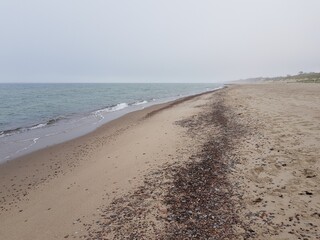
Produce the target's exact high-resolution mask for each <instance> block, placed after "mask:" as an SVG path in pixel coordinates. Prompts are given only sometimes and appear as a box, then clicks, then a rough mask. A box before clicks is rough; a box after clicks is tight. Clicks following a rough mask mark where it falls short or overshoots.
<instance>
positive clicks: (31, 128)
mask: <svg viewBox="0 0 320 240" xmlns="http://www.w3.org/2000/svg"><path fill="white" fill-rule="evenodd" d="M45 126H47V123H40V124H38V125H35V126H33V127H30V128H29V130H33V129H37V128H42V127H45Z"/></svg>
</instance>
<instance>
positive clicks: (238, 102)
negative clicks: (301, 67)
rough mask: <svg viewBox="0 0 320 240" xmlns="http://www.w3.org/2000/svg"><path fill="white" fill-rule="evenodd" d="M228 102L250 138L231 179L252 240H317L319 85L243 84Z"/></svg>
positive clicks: (319, 224) (319, 219) (238, 151)
mask: <svg viewBox="0 0 320 240" xmlns="http://www.w3.org/2000/svg"><path fill="white" fill-rule="evenodd" d="M226 99H227V104H228V105H230V106H232V108H233V111H235V112H237V113H238V114H240V115H239V117H238V121H239V122H240V123H242V124H244V125H246V126H247V127H248V131H249V134H248V135H247V136H246V137H244V138H243V142H242V144H239V145H238V146H237V147H236V150H235V152H236V154H237V155H238V157H239V159H240V160H239V163H238V165H237V167H236V168H235V170H234V173H233V176H232V181H233V182H237V183H238V184H237V186H238V187H240V188H241V190H240V191H244V194H243V201H242V210H241V214H240V215H241V217H242V220H243V221H245V222H247V223H248V224H249V225H250V227H251V229H252V230H253V231H254V233H255V238H256V239H320V187H319V184H320V175H319V170H320V159H319V157H320V84H302V83H292V84H281V83H280V84H262V85H243V86H237V87H234V88H231V89H230V91H228V93H227V96H226Z"/></svg>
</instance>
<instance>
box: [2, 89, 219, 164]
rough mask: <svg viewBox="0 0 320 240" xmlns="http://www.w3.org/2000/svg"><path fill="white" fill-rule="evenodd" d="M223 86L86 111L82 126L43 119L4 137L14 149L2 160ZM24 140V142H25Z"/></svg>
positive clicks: (70, 121)
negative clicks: (178, 95)
mask: <svg viewBox="0 0 320 240" xmlns="http://www.w3.org/2000/svg"><path fill="white" fill-rule="evenodd" d="M223 87H224V86H221V87H216V88H214V89H211V90H209V91H205V92H201V93H196V94H191V95H187V96H181V97H169V98H164V99H159V100H158V101H155V102H146V103H144V104H137V105H130V106H128V107H126V108H124V109H119V110H117V111H111V112H108V111H106V112H105V111H104V110H105V109H98V110H95V111H93V112H90V114H89V115H86V117H81V118H80V119H78V120H77V118H76V119H74V120H76V122H79V123H77V125H79V124H80V125H79V126H73V124H71V123H72V122H73V121H74V120H72V119H69V120H68V122H65V123H59V124H58V125H57V126H55V125H53V126H46V125H44V124H42V123H39V124H36V125H37V126H38V125H43V126H44V128H42V127H41V128H35V129H33V128H32V127H29V128H30V129H31V130H36V131H37V132H35V131H32V132H29V130H28V131H27V132H24V133H18V134H16V135H12V136H5V137H3V138H1V141H3V142H1V143H2V145H3V146H2V148H3V150H7V151H9V149H10V152H8V153H6V154H5V155H4V156H0V157H2V158H0V164H3V163H6V162H8V161H12V160H15V159H17V158H20V157H23V156H25V155H28V154H30V153H33V152H36V151H39V150H41V149H44V148H47V147H51V146H54V145H57V144H61V143H65V142H68V141H72V140H73V139H76V138H79V137H82V136H85V135H87V134H90V133H91V132H94V131H96V130H98V129H99V128H100V127H102V126H103V125H105V124H107V123H109V122H111V121H114V120H116V119H119V118H121V117H123V116H125V115H126V114H129V113H132V112H136V111H140V110H143V109H145V108H149V107H152V106H156V105H161V104H166V103H170V102H175V101H179V100H183V99H185V98H188V97H192V96H197V95H199V94H205V93H209V92H214V91H217V90H219V89H221V88H223ZM118 105H119V104H118ZM102 111H103V112H102ZM97 112H99V114H98V115H99V117H100V118H101V119H100V120H98V121H97V122H91V121H93V120H90V119H89V118H90V117H91V118H92V117H96V116H97ZM93 113H94V116H93V115H92V114H93ZM100 115H101V116H100ZM82 119H85V120H82ZM92 123H93V124H92ZM61 124H63V125H62V126H60V125H61ZM64 125H66V126H65V127H64ZM69 125H70V126H69ZM68 126H69V128H71V130H70V131H69V130H68V131H67V128H68ZM51 128H52V129H51ZM19 129H20V128H19ZM39 131H40V132H39ZM52 131H53V132H52ZM20 134H24V135H25V136H24V135H23V136H24V137H23V139H20V138H21V136H20ZM9 138H10V139H11V138H12V139H11V140H8V139H9ZM14 142H16V143H14ZM18 142H20V144H21V147H18ZM22 142H23V144H24V145H22ZM12 143H14V144H15V145H16V148H14V147H13V145H12Z"/></svg>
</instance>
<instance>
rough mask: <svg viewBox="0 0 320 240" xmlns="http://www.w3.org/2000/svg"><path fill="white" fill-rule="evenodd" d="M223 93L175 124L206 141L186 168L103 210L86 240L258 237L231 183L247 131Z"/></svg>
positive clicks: (172, 169) (176, 167)
mask: <svg viewBox="0 0 320 240" xmlns="http://www.w3.org/2000/svg"><path fill="white" fill-rule="evenodd" d="M223 99H224V91H220V92H218V93H216V94H215V95H214V100H213V102H212V103H211V104H210V105H207V106H206V110H205V111H203V112H202V113H201V114H200V115H198V116H194V117H191V118H190V119H186V120H183V121H179V122H177V124H179V125H181V126H183V127H186V128H187V129H188V133H189V134H191V136H192V137H195V138H197V137H200V136H201V137H202V138H203V136H205V139H206V141H204V142H205V143H204V144H203V146H202V149H201V150H200V151H199V152H198V153H197V154H195V155H192V156H191V157H190V161H188V162H187V163H180V162H176V163H175V164H171V165H169V164H167V165H165V166H163V168H162V169H160V170H158V171H155V172H153V173H151V174H150V175H148V176H146V178H145V185H144V186H142V187H140V188H139V189H137V190H136V191H135V192H133V193H131V194H129V195H127V196H123V197H122V198H118V199H115V200H114V201H113V203H112V204H111V205H110V206H107V207H105V208H104V210H103V211H102V214H101V220H99V221H98V223H93V224H91V225H88V226H87V231H88V235H86V236H83V238H84V239H239V235H237V234H239V233H236V231H235V228H236V227H237V228H241V229H242V230H243V231H242V235H241V237H242V238H244V239H246V238H250V237H251V236H253V234H254V232H253V231H252V230H250V229H249V228H248V226H245V225H244V224H243V223H241V222H240V220H239V218H238V216H237V207H236V206H237V204H239V203H237V201H238V199H240V198H241V196H240V195H239V193H237V191H236V189H235V187H234V186H233V184H232V183H231V182H230V180H229V179H228V173H229V172H230V171H231V169H232V167H233V166H234V164H236V162H237V158H236V156H235V155H234V154H233V153H232V149H233V146H235V144H237V141H240V139H241V137H242V136H243V135H245V134H246V133H247V131H248V129H247V128H246V127H244V126H241V125H240V124H238V123H237V121H236V118H235V116H234V115H235V114H233V112H232V111H230V109H228V108H227V107H226V106H225V104H224V100H223Z"/></svg>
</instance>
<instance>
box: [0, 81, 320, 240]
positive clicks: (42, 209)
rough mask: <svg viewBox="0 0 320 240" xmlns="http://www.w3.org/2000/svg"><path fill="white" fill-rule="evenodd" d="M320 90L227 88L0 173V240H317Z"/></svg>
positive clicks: (133, 118)
mask: <svg viewBox="0 0 320 240" xmlns="http://www.w3.org/2000/svg"><path fill="white" fill-rule="evenodd" d="M319 156H320V85H317V84H259V85H258V84H257V85H241V86H239V85H237V86H229V87H228V88H227V89H223V90H220V91H217V92H214V93H208V94H203V95H200V96H196V97H194V98H189V99H185V101H178V102H175V103H174V104H170V103H168V104H164V105H159V106H154V107H151V108H148V109H145V110H142V111H138V112H134V113H130V114H128V115H126V116H124V117H122V118H120V119H117V120H115V121H113V122H110V123H108V124H106V125H104V126H103V127H101V128H99V129H98V130H97V131H95V132H93V133H90V134H88V135H86V136H83V137H80V138H77V139H74V140H72V141H69V142H66V143H62V144H59V145H56V146H53V147H49V148H47V149H43V150H41V151H38V152H35V153H32V154H29V155H27V156H24V157H22V158H19V159H17V160H13V161H11V162H8V163H6V164H3V165H1V166H0V181H1V184H0V204H1V205H0V222H1V225H0V239H81V238H82V239H195V238H196V239H208V238H209V236H211V237H212V239H243V238H253V239H320V235H319V234H320V231H318V227H319V226H320V210H319V209H320V196H319V194H320V190H319V187H318V184H319V181H320V176H319V174H318V172H319Z"/></svg>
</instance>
